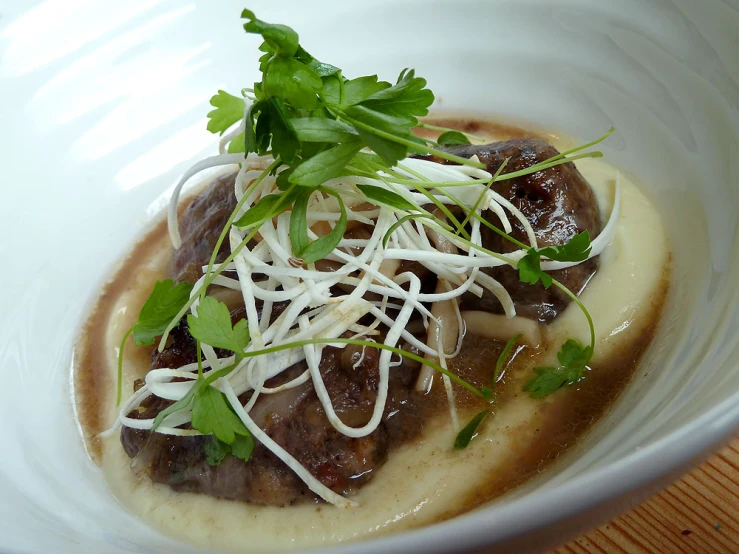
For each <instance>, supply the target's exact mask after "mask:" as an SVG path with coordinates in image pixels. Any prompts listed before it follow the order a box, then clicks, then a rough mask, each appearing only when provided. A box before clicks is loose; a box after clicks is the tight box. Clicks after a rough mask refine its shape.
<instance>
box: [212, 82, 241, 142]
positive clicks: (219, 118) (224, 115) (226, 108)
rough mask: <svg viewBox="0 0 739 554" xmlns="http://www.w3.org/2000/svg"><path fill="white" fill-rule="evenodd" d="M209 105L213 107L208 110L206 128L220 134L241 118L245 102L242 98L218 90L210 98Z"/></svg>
mask: <svg viewBox="0 0 739 554" xmlns="http://www.w3.org/2000/svg"><path fill="white" fill-rule="evenodd" d="M210 105H211V106H213V107H214V108H215V110H211V111H210V112H208V130H209V131H210V132H211V133H218V134H220V135H222V134H223V133H225V132H226V130H227V129H228V128H229V127H231V125H233V124H234V123H236V122H237V121H239V120H241V119H243V117H244V110H245V109H246V103H245V102H244V99H243V98H239V97H238V96H234V95H233V94H229V93H227V92H225V91H223V90H219V91H218V94H216V95H215V96H213V97H212V98H211V99H210Z"/></svg>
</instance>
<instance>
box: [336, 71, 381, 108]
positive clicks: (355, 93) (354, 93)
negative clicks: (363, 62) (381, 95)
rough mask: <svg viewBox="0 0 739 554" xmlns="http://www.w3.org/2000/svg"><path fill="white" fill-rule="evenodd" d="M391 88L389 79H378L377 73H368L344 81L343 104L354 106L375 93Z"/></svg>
mask: <svg viewBox="0 0 739 554" xmlns="http://www.w3.org/2000/svg"><path fill="white" fill-rule="evenodd" d="M387 88H390V83H388V82H387V81H378V80H377V75H366V76H364V77H358V78H356V79H352V80H351V81H347V82H346V83H344V100H343V101H342V102H341V105H342V106H353V105H354V104H359V103H360V102H362V101H363V100H365V99H367V98H370V97H371V96H372V95H373V94H376V93H378V92H380V91H381V90H385V89H387Z"/></svg>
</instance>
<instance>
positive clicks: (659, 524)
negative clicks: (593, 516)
mask: <svg viewBox="0 0 739 554" xmlns="http://www.w3.org/2000/svg"><path fill="white" fill-rule="evenodd" d="M624 552H626V553H629V554H632V553H640V554H641V553H649V554H651V553H655V552H656V553H660V554H661V553H669V554H673V553H675V554H677V553H685V554H724V553H727V554H739V438H736V439H734V441H733V442H732V443H731V444H729V446H727V447H726V448H724V449H723V450H721V451H720V452H719V453H718V454H716V455H715V456H713V457H712V458H711V459H710V460H708V461H707V462H706V463H704V464H703V465H701V466H699V467H698V468H696V469H695V470H693V471H692V472H691V473H689V474H688V475H686V476H685V477H683V478H682V479H680V480H679V481H677V482H676V483H674V484H673V485H672V486H670V487H669V488H668V489H666V490H664V491H662V492H661V493H660V494H658V495H657V496H655V497H654V498H652V499H651V500H648V501H647V502H645V503H644V504H642V505H641V506H639V507H638V508H636V509H634V510H632V511H630V512H628V513H626V514H624V515H622V516H621V517H619V518H617V519H615V520H613V521H611V522H610V523H608V524H606V525H603V526H602V527H599V528H598V529H594V530H592V531H590V532H589V533H587V534H585V535H583V536H582V537H580V538H578V539H577V540H574V541H572V542H571V543H569V544H567V545H564V546H562V547H560V548H558V549H557V550H555V551H554V553H553V554H555V553H556V554H591V553H599V554H600V553H606V554H612V553H613V554H621V553H624Z"/></svg>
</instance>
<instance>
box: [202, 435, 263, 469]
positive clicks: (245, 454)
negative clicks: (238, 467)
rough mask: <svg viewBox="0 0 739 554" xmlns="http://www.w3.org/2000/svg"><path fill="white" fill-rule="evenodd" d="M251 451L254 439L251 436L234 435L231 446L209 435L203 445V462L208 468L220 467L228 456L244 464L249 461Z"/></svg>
mask: <svg viewBox="0 0 739 554" xmlns="http://www.w3.org/2000/svg"><path fill="white" fill-rule="evenodd" d="M253 450H254V439H253V438H252V436H251V434H249V435H246V436H244V435H235V437H234V441H233V442H232V443H231V444H226V443H225V442H223V441H221V440H219V439H217V438H216V437H214V436H213V435H211V436H209V437H208V438H207V439H206V440H205V442H204V443H203V451H204V452H205V461H206V463H207V464H208V465H210V466H217V465H220V464H221V462H223V460H224V459H225V458H226V456H227V455H229V454H231V455H232V456H234V457H236V458H239V459H240V460H244V461H245V462H246V461H249V458H251V453H252V452H253Z"/></svg>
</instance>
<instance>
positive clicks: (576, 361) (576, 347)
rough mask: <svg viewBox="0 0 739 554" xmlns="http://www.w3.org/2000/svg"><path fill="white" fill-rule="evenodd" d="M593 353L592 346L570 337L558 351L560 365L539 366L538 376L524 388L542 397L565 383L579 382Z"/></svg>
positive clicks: (535, 395)
mask: <svg viewBox="0 0 739 554" xmlns="http://www.w3.org/2000/svg"><path fill="white" fill-rule="evenodd" d="M592 355H593V349H592V347H591V346H583V345H582V344H580V342H578V341H577V340H575V339H569V340H568V341H567V342H565V343H564V344H563V345H562V349H561V350H560V351H559V352H558V353H557V359H558V360H559V363H560V365H559V366H558V367H537V368H535V369H534V371H536V373H537V376H536V377H535V378H534V379H532V380H531V381H529V382H528V384H527V385H526V387H525V388H524V389H525V390H526V391H527V392H530V393H531V396H532V397H533V398H541V397H543V396H547V395H548V394H551V393H553V392H554V391H556V390H558V389H560V388H562V387H564V386H565V385H573V384H575V383H577V382H578V381H579V380H580V379H582V378H583V376H584V375H585V370H586V369H587V364H588V362H590V358H591V357H592Z"/></svg>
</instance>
